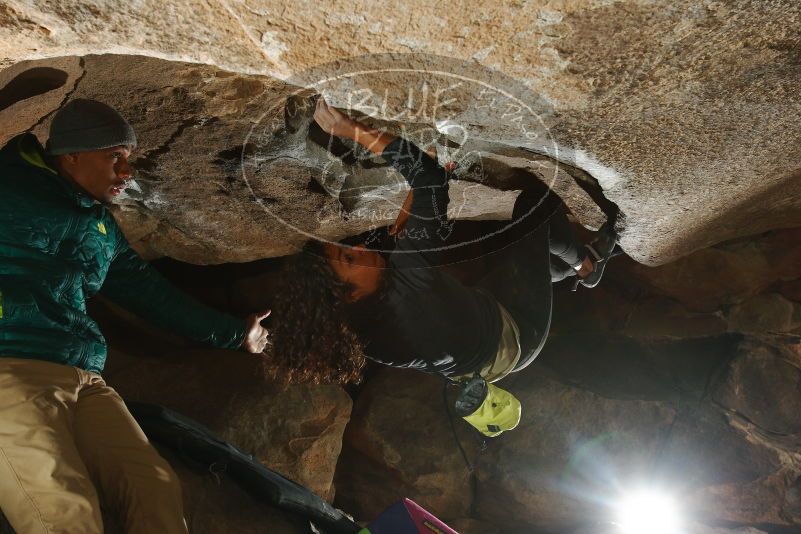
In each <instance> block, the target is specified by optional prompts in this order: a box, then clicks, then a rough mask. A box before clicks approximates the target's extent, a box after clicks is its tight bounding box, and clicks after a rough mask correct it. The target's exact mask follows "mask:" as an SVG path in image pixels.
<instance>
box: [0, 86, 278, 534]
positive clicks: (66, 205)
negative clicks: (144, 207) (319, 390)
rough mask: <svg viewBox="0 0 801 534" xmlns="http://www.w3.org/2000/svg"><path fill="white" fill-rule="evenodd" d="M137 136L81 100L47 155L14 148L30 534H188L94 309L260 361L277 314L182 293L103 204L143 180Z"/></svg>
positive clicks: (12, 365) (10, 224)
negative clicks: (113, 530)
mask: <svg viewBox="0 0 801 534" xmlns="http://www.w3.org/2000/svg"><path fill="white" fill-rule="evenodd" d="M135 146H136V137H135V135H134V131H133V129H132V128H131V126H130V125H129V124H128V122H127V121H125V119H124V118H123V117H122V116H120V115H119V113H117V112H116V111H115V110H114V109H112V108H110V107H108V106H106V105H105V104H102V103H100V102H97V101H93V100H74V101H72V102H70V103H69V104H67V105H66V106H65V107H64V108H62V109H61V110H59V112H58V113H57V114H56V115H55V117H54V118H53V122H52V125H51V127H50V137H49V139H48V142H47V148H46V149H44V148H43V147H42V146H41V145H40V144H39V141H38V140H37V139H36V137H35V136H34V135H32V134H23V135H20V136H17V137H15V138H14V139H12V140H11V141H9V142H8V144H7V145H6V146H5V147H3V148H2V150H0V203H2V206H0V508H1V509H2V511H3V512H4V513H5V515H6V517H7V519H8V520H9V522H10V523H11V525H12V527H13V528H14V529H15V530H16V532H17V533H18V534H27V533H45V532H46V533H57V532H65V533H66V532H70V533H75V532H80V533H95V532H97V533H100V532H102V531H103V525H102V520H101V516H100V504H99V503H100V502H102V503H103V505H104V506H107V507H109V508H111V509H116V510H119V512H120V513H121V515H122V520H123V523H124V525H125V529H126V531H127V532H142V533H145V532H147V533H157V532H158V533H172V532H186V526H185V523H184V519H183V509H182V498H181V486H180V482H179V480H178V479H177V477H176V475H175V473H174V472H173V471H172V469H171V468H170V466H169V465H168V464H167V462H166V461H164V460H163V459H162V458H161V457H160V456H159V455H158V453H157V452H156V451H155V449H154V448H153V447H152V446H151V445H150V444H149V443H148V440H147V438H146V437H145V435H144V434H143V433H142V430H141V429H140V428H139V426H138V425H137V424H136V422H135V421H134V419H133V418H132V417H131V415H130V413H129V412H128V410H127V409H126V407H125V404H124V403H123V401H122V399H121V398H120V397H119V395H118V394H117V393H116V392H115V391H114V390H113V389H112V388H110V387H109V386H107V385H106V384H105V382H104V381H103V378H102V377H101V376H100V373H101V372H102V370H103V365H104V363H105V360H106V342H105V340H104V338H103V336H102V334H101V333H100V330H99V328H98V326H97V323H95V321H93V320H92V319H91V318H90V317H89V316H88V315H87V312H86V300H87V299H88V298H90V297H92V296H94V295H95V294H97V293H98V292H100V293H101V294H103V295H105V296H106V297H107V298H108V299H110V300H111V301H113V302H115V303H117V304H119V305H121V306H122V307H124V308H126V309H128V310H130V311H132V312H134V313H135V314H137V315H139V316H141V317H143V318H145V319H147V320H149V321H151V322H153V323H155V324H156V325H160V326H163V327H166V328H168V329H170V330H172V331H173V332H176V333H178V334H181V335H183V336H185V337H188V338H191V339H194V340H197V341H200V342H204V343H207V344H209V345H212V346H215V347H219V348H228V349H236V348H239V347H242V348H244V349H245V350H248V351H249V352H252V353H260V352H262V351H263V350H264V347H265V344H266V343H267V336H268V332H267V330H266V329H264V328H263V327H262V326H261V325H260V321H261V320H262V319H264V318H265V317H266V316H267V315H268V314H269V312H267V313H264V314H253V315H251V316H250V317H248V318H247V320H241V319H237V318H235V317H232V316H229V315H225V314H223V313H220V312H218V311H215V310H213V309H211V308H209V307H207V306H204V305H202V304H200V303H199V302H197V301H196V300H194V299H192V298H190V297H189V296H187V295H185V294H184V293H182V292H180V291H179V290H177V289H176V288H174V287H173V286H172V285H170V284H169V283H168V282H167V281H166V280H165V279H164V278H162V277H161V276H160V275H159V274H158V273H157V272H156V271H155V270H154V269H153V268H152V267H150V266H148V264H147V263H145V262H144V261H142V260H141V259H140V258H139V256H138V255H137V254H136V253H135V252H134V251H133V250H132V249H131V247H130V246H129V244H128V242H127V241H126V239H125V237H124V236H123V234H122V232H121V231H120V228H119V227H118V226H117V224H116V222H115V221H114V218H113V217H112V216H111V215H110V213H109V211H108V210H107V209H106V207H105V206H104V205H103V203H104V202H108V201H110V200H111V199H113V198H114V197H115V196H116V195H119V194H120V193H121V192H122V191H123V190H124V188H125V186H126V182H127V181H128V180H130V179H131V167H130V165H129V163H128V158H129V157H130V154H131V150H133V149H134V147H135Z"/></svg>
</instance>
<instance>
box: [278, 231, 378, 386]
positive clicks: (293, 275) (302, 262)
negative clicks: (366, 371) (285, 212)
mask: <svg viewBox="0 0 801 534" xmlns="http://www.w3.org/2000/svg"><path fill="white" fill-rule="evenodd" d="M352 291H353V286H351V285H350V284H347V283H345V282H342V281H341V280H340V279H339V278H338V277H337V276H336V275H335V274H334V271H333V269H332V268H331V266H330V265H329V263H328V259H327V258H326V256H325V253H324V250H323V245H322V243H320V242H319V241H316V240H313V241H310V242H309V243H308V244H307V245H306V246H305V247H304V248H303V250H302V251H301V253H300V254H297V255H296V256H295V257H293V258H291V259H290V260H289V261H288V262H287V264H286V266H285V268H284V271H283V274H282V284H281V289H280V291H279V292H278V294H277V295H276V299H275V304H274V306H273V308H274V309H275V310H276V312H278V313H277V314H276V318H275V324H274V326H273V329H272V335H273V343H274V344H273V357H272V358H271V361H270V362H269V363H265V372H266V373H267V375H268V376H269V377H270V378H273V379H275V380H278V381H280V382H283V383H315V384H319V383H336V384H346V383H358V382H359V381H360V380H361V377H362V370H363V368H364V364H365V359H364V355H363V351H362V345H361V343H360V342H359V339H358V337H357V335H356V333H355V332H354V331H353V330H352V329H351V327H350V326H349V324H348V309H347V307H348V298H347V297H348V296H349V295H350V293H351V292H352Z"/></svg>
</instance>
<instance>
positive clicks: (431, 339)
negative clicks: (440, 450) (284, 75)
mask: <svg viewBox="0 0 801 534" xmlns="http://www.w3.org/2000/svg"><path fill="white" fill-rule="evenodd" d="M314 119H315V120H316V121H317V123H318V124H319V125H320V127H321V128H322V129H323V130H324V131H325V132H327V133H329V134H330V135H333V136H338V137H343V138H348V139H352V140H354V141H355V142H357V143H358V144H360V145H361V146H363V147H365V148H366V149H367V150H369V151H370V152H372V153H374V154H376V155H379V156H381V157H382V158H384V159H385V160H386V161H387V162H389V163H390V164H391V165H392V166H393V167H394V168H395V169H396V170H397V171H399V172H400V173H401V174H402V175H403V176H404V178H405V179H406V181H407V182H408V184H409V186H410V187H411V193H410V196H409V198H408V199H407V203H406V204H405V205H404V209H402V212H401V216H399V218H398V221H397V222H396V225H395V227H394V228H393V230H394V231H398V230H399V227H405V228H404V229H405V230H406V231H405V232H400V233H397V234H396V243H397V244H396V247H395V249H394V250H393V251H392V252H391V253H389V254H386V255H385V254H382V253H380V252H378V251H376V250H370V249H368V248H366V247H365V246H364V245H358V246H347V245H343V244H339V243H322V242H319V241H311V242H309V243H308V244H307V245H306V247H305V248H304V251H303V253H302V254H300V255H298V257H297V259H296V260H295V261H294V262H293V263H292V265H290V266H289V268H288V269H287V275H288V276H287V280H286V284H285V287H284V290H283V297H282V298H280V299H279V302H280V304H281V306H280V308H281V310H282V312H281V316H282V321H281V322H280V323H279V324H276V326H275V331H274V335H275V351H274V354H275V357H276V358H278V359H279V360H280V362H281V363H282V364H285V365H286V367H288V368H289V369H290V373H292V374H293V377H294V378H296V379H304V378H306V379H308V378H311V377H315V376H317V377H318V378H319V374H315V373H316V372H317V370H319V369H321V368H322V369H331V370H332V371H331V374H330V376H327V377H322V378H323V379H329V380H342V379H345V380H348V379H353V378H355V377H357V376H358V374H359V371H360V368H361V365H362V361H363V360H362V354H364V355H366V356H367V357H368V358H370V359H371V360H374V361H377V362H379V363H383V364H386V365H390V366H392V367H401V368H411V369H418V370H420V371H424V372H429V373H437V374H440V375H443V376H444V377H446V378H447V379H449V380H450V381H452V382H456V383H461V384H466V383H468V382H470V380H471V378H474V379H478V380H479V382H480V383H483V386H482V387H481V388H479V390H478V391H479V393H480V399H479V401H483V400H485V399H486V398H487V393H488V392H489V394H490V395H492V394H493V391H494V392H495V394H496V395H497V394H499V392H500V394H503V393H505V392H503V391H502V390H497V388H493V386H489V387H488V386H487V385H486V383H487V382H489V383H492V382H496V381H498V380H500V379H501V378H503V377H504V376H506V375H508V374H509V373H513V372H517V371H520V370H522V369H525V368H526V367H527V366H528V365H529V364H531V362H532V361H534V359H535V358H536V356H537V355H538V354H539V352H540V350H541V349H542V346H543V344H544V343H545V339H546V337H547V334H548V329H549V326H550V320H551V295H552V289H551V284H552V282H553V281H557V280H562V279H564V278H566V277H567V276H578V277H579V281H580V283H581V284H583V285H585V286H587V287H594V286H595V285H596V284H597V283H598V281H599V279H600V277H601V275H602V273H603V270H604V267H605V265H606V262H607V260H608V259H609V257H610V256H611V251H612V249H613V247H614V245H615V240H614V237H613V236H612V234H611V232H600V233H599V236H598V238H597V239H596V241H595V242H593V243H592V244H589V245H583V244H581V243H580V242H579V241H578V239H577V237H576V236H575V235H574V233H573V230H572V228H571V226H570V223H569V222H568V220H567V216H566V213H565V208H564V206H563V204H562V203H561V201H560V200H559V199H558V197H556V196H555V195H553V194H552V193H549V192H548V191H547V190H546V191H545V193H543V192H542V190H540V189H531V190H524V191H523V192H522V193H521V194H520V195H519V196H518V198H517V200H516V202H515V206H514V211H513V221H512V222H513V224H512V225H511V226H512V228H513V230H512V231H513V232H515V234H514V235H515V237H514V241H515V242H514V244H513V245H511V246H508V247H506V248H504V249H503V250H502V251H501V252H500V258H498V261H495V262H494V263H495V265H494V267H493V269H492V270H491V271H490V272H489V273H488V274H486V275H485V276H484V278H483V279H482V280H481V281H480V282H479V283H478V284H477V286H476V287H467V286H465V285H463V284H462V283H460V282H459V281H457V280H456V279H455V278H453V277H451V276H449V275H448V274H446V273H444V272H441V271H440V270H438V269H436V268H434V267H433V265H436V264H438V263H439V262H437V259H436V256H437V255H438V253H439V252H438V249H441V248H442V246H443V242H442V240H441V239H440V237H439V235H441V234H438V231H439V230H441V229H442V228H443V224H447V208H448V200H449V199H448V177H449V175H448V172H447V171H446V170H445V169H443V168H442V167H441V166H440V165H439V164H438V163H437V161H436V159H434V158H432V157H431V156H429V155H427V154H426V153H425V152H422V151H421V150H420V149H419V148H418V147H417V146H415V145H414V144H412V143H411V142H409V141H407V140H406V139H403V138H398V137H395V136H393V135H390V134H387V133H384V132H381V131H378V130H374V129H371V128H369V127H367V126H365V125H364V124H362V123H359V122H357V121H355V120H353V119H350V118H349V117H347V116H346V115H344V114H343V113H341V112H339V111H338V110H336V109H334V108H332V107H330V106H329V105H328V104H326V103H325V101H324V100H323V99H322V98H321V99H320V100H319V101H318V103H317V108H316V111H315V114H314ZM535 207H536V209H535ZM535 212H536V216H534V215H535ZM277 307H278V303H277V304H276V308H277ZM482 390H483V392H482ZM464 392H466V390H464V389H463V393H464ZM473 394H474V396H475V391H474V392H473ZM468 398H469V395H468ZM496 400H498V399H496ZM512 401H513V402H512V404H514V403H515V402H516V400H514V399H513V398H512ZM468 404H469V403H468ZM479 404H480V402H479ZM496 404H503V402H500V403H499V402H496ZM457 405H458V403H457ZM474 407H475V406H474ZM512 411H514V409H512ZM469 413H472V412H469ZM469 413H468V414H460V415H469ZM485 415H486V414H485ZM496 415H497V414H496ZM501 418H502V419H503V418H506V421H505V422H504V423H503V424H500V425H493V424H490V425H489V426H490V429H489V430H488V429H487V428H482V427H481V425H476V424H474V426H476V427H477V428H479V430H481V431H482V432H484V433H485V434H487V435H496V434H497V433H499V431H501V430H503V429H504V426H506V428H509V427H513V426H514V425H515V424H516V423H517V420H519V404H517V416H516V418H515V416H514V414H513V415H512V417H511V419H510V418H509V414H505V415H503V416H502V417H501ZM466 419H467V417H466ZM468 421H469V422H471V424H473V423H474V422H473V421H470V419H468ZM496 422H497V421H496ZM483 426H484V427H486V426H487V425H483ZM493 428H494V429H495V430H493Z"/></svg>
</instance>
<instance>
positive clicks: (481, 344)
mask: <svg viewBox="0 0 801 534" xmlns="http://www.w3.org/2000/svg"><path fill="white" fill-rule="evenodd" d="M383 157H384V158H385V159H386V160H387V161H389V162H390V163H391V164H392V166H393V167H394V168H395V169H397V170H398V171H399V172H400V173H401V174H402V175H403V176H404V178H405V179H406V181H407V182H408V183H409V185H410V186H411V188H412V189H413V190H414V198H413V202H412V205H411V209H410V210H409V211H410V215H409V219H408V221H407V224H406V227H405V229H404V230H403V231H402V232H401V233H400V234H399V236H398V239H397V245H396V247H395V249H394V250H393V251H392V252H391V253H390V254H389V258H388V265H387V266H388V271H387V273H386V276H387V277H388V280H387V287H386V289H385V290H384V291H382V292H381V296H380V301H378V302H374V303H372V305H371V306H370V312H369V314H367V315H369V317H367V318H366V319H364V318H363V319H362V320H360V321H359V326H358V327H357V328H356V330H357V331H358V332H359V335H360V337H361V339H362V341H363V342H364V343H365V352H366V354H367V356H368V357H369V358H370V359H372V360H375V361H378V362H380V363H384V364H386V365H391V366H393V367H408V368H414V369H418V370H421V371H426V372H432V373H441V374H444V375H446V376H454V375H461V374H466V373H471V372H473V371H477V370H479V369H480V368H481V367H482V365H483V364H484V363H485V362H486V361H488V360H489V358H491V357H493V356H494V355H495V353H496V352H497V350H498V343H499V340H500V335H501V327H502V325H501V316H500V311H499V309H498V304H497V303H496V302H495V300H494V299H493V298H492V297H491V296H489V295H487V294H485V293H482V292H479V291H476V290H474V289H471V288H468V287H466V286H464V285H462V284H461V283H460V282H459V281H457V280H456V279H454V278H453V277H451V276H449V275H447V274H445V273H443V272H440V271H439V270H437V269H436V268H435V267H433V266H432V265H436V264H437V263H438V262H437V261H436V259H437V256H438V254H439V252H440V250H441V249H442V247H443V246H444V244H445V243H444V238H445V237H447V235H448V234H449V233H450V226H449V224H450V223H449V222H448V217H447V208H448V201H449V199H448V174H447V172H446V171H445V170H444V169H443V168H442V167H440V166H439V165H438V164H437V162H436V161H435V160H434V159H432V158H431V157H429V156H428V155H427V154H425V153H423V152H422V151H421V150H420V149H419V148H418V147H417V146H415V145H414V144H412V143H410V142H408V141H406V140H404V139H400V138H399V139H397V140H395V141H393V142H392V143H390V144H389V145H388V146H387V148H386V149H385V150H384V153H383Z"/></svg>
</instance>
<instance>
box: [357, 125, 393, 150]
mask: <svg viewBox="0 0 801 534" xmlns="http://www.w3.org/2000/svg"><path fill="white" fill-rule="evenodd" d="M353 123H354V126H353V133H352V135H351V137H350V138H351V139H353V140H354V141H356V142H357V143H359V144H360V145H361V146H363V147H364V148H366V149H367V150H369V151H370V152H372V153H373V154H376V155H378V156H380V155H381V154H383V153H384V149H385V148H387V145H389V144H390V143H391V142H392V141H394V140H395V139H397V137H395V136H394V135H392V134H388V133H386V132H382V131H381V130H376V129H375V128H368V127H367V126H365V125H364V124H362V123H360V122H357V121H353Z"/></svg>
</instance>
